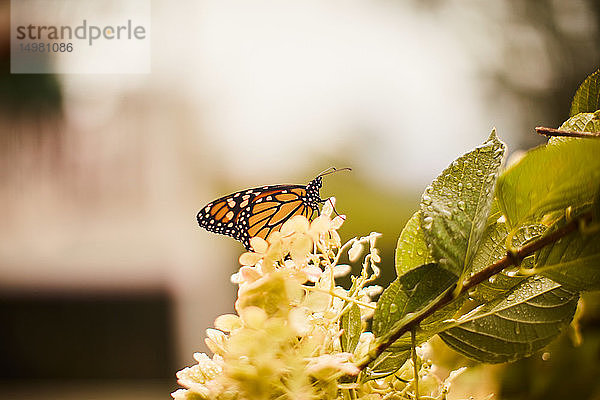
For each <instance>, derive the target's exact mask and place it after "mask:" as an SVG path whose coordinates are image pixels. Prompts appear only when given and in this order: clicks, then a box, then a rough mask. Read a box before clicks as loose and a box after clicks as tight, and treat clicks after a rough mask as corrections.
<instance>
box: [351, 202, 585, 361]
mask: <svg viewBox="0 0 600 400" xmlns="http://www.w3.org/2000/svg"><path fill="white" fill-rule="evenodd" d="M592 216H593V214H592V212H587V213H584V214H582V215H580V216H579V217H578V218H574V219H573V220H571V221H570V222H568V223H567V224H565V225H563V226H562V227H560V228H558V229H557V230H555V231H553V232H550V233H549V234H547V235H544V236H542V237H540V238H539V239H537V240H534V241H532V242H529V243H528V244H526V245H524V246H522V247H520V248H519V249H517V250H514V251H511V252H509V253H507V255H506V256H505V257H504V258H502V259H500V260H498V261H496V262H495V263H493V264H491V265H489V266H487V267H485V268H484V269H482V270H481V271H479V272H477V273H476V274H473V275H471V276H470V277H469V278H468V279H466V280H465V281H464V282H463V285H462V287H461V288H460V290H458V291H456V289H457V284H456V283H455V284H454V285H452V286H451V287H449V288H448V289H446V290H445V291H444V292H442V293H441V294H440V295H439V296H438V297H436V298H435V299H434V300H433V301H432V302H431V303H429V304H427V305H426V306H425V307H424V308H422V309H420V310H419V311H416V312H414V313H409V314H408V315H406V316H405V317H404V318H403V319H401V320H400V321H398V322H397V323H396V324H395V325H394V326H393V327H392V331H391V332H390V333H388V334H386V335H384V336H382V337H381V339H380V341H379V343H377V344H376V345H375V347H373V348H372V349H371V350H369V352H368V353H367V354H366V355H365V356H364V357H363V358H362V359H361V360H359V362H358V363H357V367H358V368H359V369H361V370H363V369H364V368H366V367H367V366H368V365H369V364H370V363H372V362H373V361H374V360H375V359H376V358H377V357H379V356H380V355H381V354H382V353H383V352H384V351H385V350H386V349H387V348H388V347H390V346H391V345H392V344H393V343H394V342H395V341H396V340H398V339H399V338H400V337H401V336H402V335H404V334H405V333H406V332H409V331H411V330H412V329H416V328H417V327H418V325H419V323H421V321H423V320H424V319H425V318H427V317H429V316H430V315H431V314H433V313H434V312H435V311H437V310H439V309H440V308H442V307H443V306H445V305H446V304H448V303H450V302H451V301H452V300H454V299H456V298H458V297H459V296H461V295H462V294H464V293H466V292H467V291H468V290H469V289H471V288H473V287H474V286H476V285H478V284H480V283H481V282H484V281H486V280H488V279H489V278H490V277H492V276H494V275H496V274H498V273H500V272H501V271H502V270H503V269H505V268H508V267H511V266H518V265H519V264H520V263H521V261H522V260H523V259H524V258H525V257H527V256H530V255H532V254H533V253H534V252H536V251H538V250H540V249H541V248H543V247H545V246H547V245H549V244H552V243H555V242H556V241H558V240H559V239H560V238H562V237H564V236H567V235H568V234H570V233H573V232H575V231H577V230H578V229H579V226H580V224H581V223H582V222H584V223H587V222H590V221H591V220H592ZM455 291H456V292H455Z"/></svg>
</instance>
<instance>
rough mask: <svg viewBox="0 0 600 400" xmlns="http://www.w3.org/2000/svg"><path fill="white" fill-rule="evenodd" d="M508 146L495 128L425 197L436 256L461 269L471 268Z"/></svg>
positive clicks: (427, 229)
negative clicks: (497, 134)
mask: <svg viewBox="0 0 600 400" xmlns="http://www.w3.org/2000/svg"><path fill="white" fill-rule="evenodd" d="M504 150H505V146H504V144H503V143H502V142H500V141H499V140H498V138H497V136H496V132H495V131H492V134H491V135H490V137H489V138H488V140H487V141H486V142H485V143H483V144H482V145H480V146H478V147H477V148H475V150H473V151H471V152H469V153H467V154H465V155H463V156H461V157H459V158H458V159H457V160H456V161H454V162H453V163H452V164H451V165H450V166H449V167H448V168H446V169H445V170H444V171H443V172H442V174H441V175H440V176H438V177H437V178H436V179H435V180H434V181H433V182H432V184H431V185H430V186H428V187H427V188H426V189H425V193H424V194H423V196H422V197H421V215H422V220H421V227H422V228H423V230H424V234H425V240H426V242H427V244H428V245H429V246H431V247H430V248H431V251H432V254H433V256H434V258H435V259H436V260H437V261H438V262H439V263H440V265H441V266H442V267H444V268H446V269H448V270H449V271H451V272H453V273H454V274H456V275H459V276H460V275H462V274H463V273H464V272H466V271H468V269H469V267H470V264H471V261H472V260H473V256H474V255H475V253H476V251H477V248H478V247H479V241H480V240H481V236H482V235H483V232H484V230H485V226H486V223H487V219H488V216H489V213H490V209H491V205H492V200H493V198H494V188H495V185H496V179H497V176H498V173H499V169H500V165H501V163H502V158H503V156H504Z"/></svg>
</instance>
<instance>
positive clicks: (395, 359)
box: [363, 350, 410, 381]
mask: <svg viewBox="0 0 600 400" xmlns="http://www.w3.org/2000/svg"><path fill="white" fill-rule="evenodd" d="M409 357H410V350H405V351H393V350H386V351H384V352H383V353H381V355H380V356H379V357H377V359H375V361H373V362H372V363H371V364H369V366H368V367H367V369H366V370H365V374H364V375H363V380H364V381H368V380H372V379H379V378H384V377H386V376H388V375H391V374H393V373H394V372H396V371H398V370H399V369H400V368H402V365H404V363H405V362H406V360H408V358H409Z"/></svg>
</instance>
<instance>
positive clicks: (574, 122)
mask: <svg viewBox="0 0 600 400" xmlns="http://www.w3.org/2000/svg"><path fill="white" fill-rule="evenodd" d="M558 129H561V130H564V131H578V132H600V111H595V112H589V113H580V114H575V115H574V116H572V117H571V118H569V119H568V120H566V121H565V122H564V123H563V124H562V125H561V126H560V128H558Z"/></svg>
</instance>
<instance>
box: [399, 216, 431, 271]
mask: <svg viewBox="0 0 600 400" xmlns="http://www.w3.org/2000/svg"><path fill="white" fill-rule="evenodd" d="M433 261H434V259H433V256H432V255H431V251H430V250H429V249H428V248H427V243H426V242H425V235H424V234H423V229H421V212H420V211H417V212H416V213H414V214H413V216H412V217H411V218H410V219H409V220H408V222H407V223H406V225H405V226H404V229H402V233H400V237H399V238H398V244H397V245H396V274H397V275H398V276H401V275H403V274H405V273H406V272H408V271H410V270H411V269H414V268H416V267H418V266H420V265H423V264H429V263H432V262H433Z"/></svg>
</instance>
